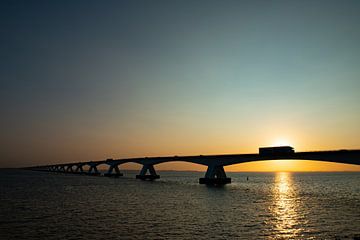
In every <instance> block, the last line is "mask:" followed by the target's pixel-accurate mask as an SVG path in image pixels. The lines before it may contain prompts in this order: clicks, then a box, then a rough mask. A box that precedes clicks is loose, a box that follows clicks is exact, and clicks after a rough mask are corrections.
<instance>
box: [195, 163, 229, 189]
mask: <svg viewBox="0 0 360 240" xmlns="http://www.w3.org/2000/svg"><path fill="white" fill-rule="evenodd" d="M199 183H200V184H207V185H224V184H228V183H231V178H228V177H227V176H226V173H225V170H224V166H221V165H220V166H217V165H209V166H208V169H207V171H206V174H205V177H204V178H199Z"/></svg>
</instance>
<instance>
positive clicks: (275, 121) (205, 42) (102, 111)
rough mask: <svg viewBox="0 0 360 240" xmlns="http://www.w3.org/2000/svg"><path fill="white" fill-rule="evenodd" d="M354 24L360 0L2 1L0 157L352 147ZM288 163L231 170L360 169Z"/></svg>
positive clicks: (3, 162)
mask: <svg viewBox="0 0 360 240" xmlns="http://www.w3.org/2000/svg"><path fill="white" fill-rule="evenodd" d="M359 26H360V1H330V0H326V1H320V0H318V1H306V0H305V1H291V0H287V1H267V0H266V1H254V0H251V1H219V0H218V1H200V0H199V1H183V0H181V1H180V0H179V1H169V0H166V1H140V0H139V1H138V0H137V1H79V0H71V1H70V0H68V1H66V0H65V1H28V0H26V1H25V0H24V1H1V3H0V31H1V33H0V34H1V37H0V56H1V58H0V107H1V108H0V109H1V110H0V111H1V118H0V144H1V145H0V167H17V166H30V165H34V164H48V163H59V162H72V161H87V160H100V159H105V158H123V157H142V156H165V155H193V154H195V155H198V154H203V155H205V154H222V153H228V154H230V153H250V152H257V151H258V147H259V146H268V145H277V144H290V145H292V146H293V147H295V149H296V150H298V151H307V150H327V149H358V148H360V124H359V123H360V106H359V103H360V91H359V90H360V27H359ZM286 164H288V163H283V164H281V163H280V164H279V163H278V162H268V163H265V164H264V163H251V164H250V163H249V164H243V165H236V166H232V167H229V169H230V168H231V169H230V170H239V171H245V170H249V171H251V170H254V171H256V170H271V171H272V170H279V169H280V170H281V169H282V168H285V170H289V169H290V170H299V171H301V170H329V171H331V170H360V167H358V166H351V165H340V164H324V163H323V164H320V165H319V163H314V162H297V163H293V164H292V165H291V163H290V165H291V168H289V169H287V168H286V166H287V165H286ZM264 166H266V167H264ZM159 167H160V168H161V167H163V168H171V169H178V170H180V169H195V170H201V169H202V168H199V167H198V166H196V165H187V164H182V163H174V164H170V165H166V164H165V165H163V166H159Z"/></svg>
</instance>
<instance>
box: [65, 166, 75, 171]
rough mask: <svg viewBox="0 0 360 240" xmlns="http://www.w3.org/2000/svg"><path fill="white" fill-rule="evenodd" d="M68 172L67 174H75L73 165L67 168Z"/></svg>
mask: <svg viewBox="0 0 360 240" xmlns="http://www.w3.org/2000/svg"><path fill="white" fill-rule="evenodd" d="M66 172H67V173H73V172H74V170H73V165H68V166H67V167H66Z"/></svg>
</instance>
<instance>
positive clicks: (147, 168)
mask: <svg viewBox="0 0 360 240" xmlns="http://www.w3.org/2000/svg"><path fill="white" fill-rule="evenodd" d="M148 171H149V173H150V174H146V173H147V172H148ZM136 178H137V179H141V180H155V179H158V178H160V176H159V175H157V174H156V171H155V168H154V165H152V164H144V165H143V167H142V169H141V171H140V174H139V175H136Z"/></svg>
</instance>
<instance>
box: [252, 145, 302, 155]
mask: <svg viewBox="0 0 360 240" xmlns="http://www.w3.org/2000/svg"><path fill="white" fill-rule="evenodd" d="M294 152H295V151H294V148H293V147H290V146H279V147H261V148H259V155H262V156H271V155H288V154H292V153H294Z"/></svg>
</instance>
